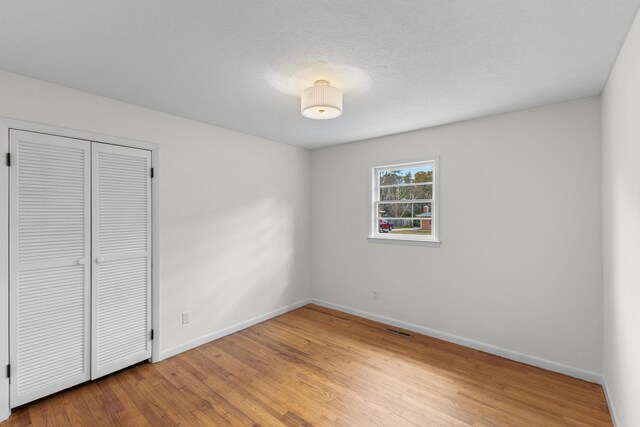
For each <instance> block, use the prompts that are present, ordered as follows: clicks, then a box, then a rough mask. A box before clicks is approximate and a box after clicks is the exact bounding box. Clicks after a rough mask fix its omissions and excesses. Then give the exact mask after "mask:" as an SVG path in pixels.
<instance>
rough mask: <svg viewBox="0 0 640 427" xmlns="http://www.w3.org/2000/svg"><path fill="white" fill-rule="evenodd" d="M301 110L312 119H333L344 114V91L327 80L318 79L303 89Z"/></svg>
mask: <svg viewBox="0 0 640 427" xmlns="http://www.w3.org/2000/svg"><path fill="white" fill-rule="evenodd" d="M300 111H301V112H302V115H303V116H305V117H308V118H310V119H319V120H323V119H333V118H335V117H338V116H339V115H340V114H342V91H341V90H340V89H338V88H337V87H333V86H331V85H330V84H329V82H328V81H326V80H316V82H315V83H314V84H313V86H311V87H308V88H306V89H305V90H303V91H302V99H301V106H300Z"/></svg>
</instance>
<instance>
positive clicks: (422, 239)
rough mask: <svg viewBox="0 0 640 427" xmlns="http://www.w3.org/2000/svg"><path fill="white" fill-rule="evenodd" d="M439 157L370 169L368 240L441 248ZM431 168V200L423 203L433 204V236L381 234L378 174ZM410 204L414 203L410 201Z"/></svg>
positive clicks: (376, 166) (375, 166)
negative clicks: (379, 225)
mask: <svg viewBox="0 0 640 427" xmlns="http://www.w3.org/2000/svg"><path fill="white" fill-rule="evenodd" d="M439 163H440V162H439V159H438V157H437V156H431V157H428V158H425V159H422V160H419V161H410V162H397V163H391V164H389V163H386V164H381V165H374V166H372V167H371V169H370V171H369V172H370V173H369V176H370V187H369V188H370V191H371V196H370V203H369V235H368V237H367V238H368V240H369V241H371V242H377V243H397V244H408V245H421V246H431V247H438V246H440V243H441V242H440V191H439V183H440V165H439ZM426 166H431V167H432V168H433V174H432V176H433V181H432V185H433V187H432V190H433V194H432V197H431V199H424V201H423V202H425V201H426V202H431V235H430V236H417V235H411V234H392V233H380V231H379V228H378V215H377V213H378V204H379V203H380V182H379V179H378V173H379V172H381V171H385V170H398V169H406V168H421V167H426ZM408 202H409V203H411V202H413V201H408Z"/></svg>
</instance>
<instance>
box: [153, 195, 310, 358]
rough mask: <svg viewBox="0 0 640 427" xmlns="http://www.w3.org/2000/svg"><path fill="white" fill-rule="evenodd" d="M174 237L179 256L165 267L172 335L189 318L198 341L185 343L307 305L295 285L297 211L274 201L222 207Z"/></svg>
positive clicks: (167, 324)
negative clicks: (286, 307)
mask: <svg viewBox="0 0 640 427" xmlns="http://www.w3.org/2000/svg"><path fill="white" fill-rule="evenodd" d="M176 226H177V227H176ZM173 227H175V228H173ZM169 229H170V230H172V233H175V236H172V237H171V241H180V248H172V250H171V252H172V253H174V254H176V255H174V259H172V260H166V259H163V267H164V268H163V270H164V271H163V281H162V311H163V313H165V315H164V316H163V319H162V321H163V331H166V332H165V333H167V334H171V333H172V331H175V329H174V326H173V325H179V324H180V313H181V312H182V311H186V310H190V311H192V312H193V316H192V318H193V320H192V325H190V329H189V335H191V333H194V336H189V337H182V339H181V340H180V341H182V342H184V341H185V340H189V339H194V338H198V337H199V336H202V335H204V334H207V333H211V332H212V331H215V330H218V329H221V328H224V327H227V326H230V325H233V324H235V323H238V322H240V321H244V320H246V319H247V318H251V317H255V316H257V315H260V314H263V313H265V312H267V311H271V310H274V309H276V308H279V307H281V306H284V305H286V304H290V303H292V302H294V300H296V301H297V299H300V298H299V296H298V295H296V289H295V287H296V286H295V283H294V282H293V281H294V280H295V277H294V276H295V272H294V266H295V265H296V262H295V261H296V260H295V253H294V240H295V208H294V206H292V203H290V202H282V201H278V200H274V199H268V200H263V201H257V202H256V203H255V204H253V205H250V206H247V205H245V206H232V207H227V208H225V207H224V203H221V204H220V207H218V208H216V209H215V210H213V209H209V210H201V211H199V215H198V216H197V217H195V218H191V220H190V221H189V222H188V223H185V222H182V223H180V224H171V225H170V227H169ZM193 295H198V296H199V298H198V300H197V301H193V299H192V296H193ZM166 338H168V341H170V342H167V344H168V346H169V347H170V346H172V345H175V344H180V342H175V343H174V342H173V341H176V338H177V337H175V336H171V337H169V336H167V337H166ZM163 347H164V348H167V346H166V345H163Z"/></svg>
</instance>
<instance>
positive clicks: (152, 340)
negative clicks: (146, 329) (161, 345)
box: [151, 329, 153, 341]
mask: <svg viewBox="0 0 640 427" xmlns="http://www.w3.org/2000/svg"><path fill="white" fill-rule="evenodd" d="M151 341H153V329H152V330H151Z"/></svg>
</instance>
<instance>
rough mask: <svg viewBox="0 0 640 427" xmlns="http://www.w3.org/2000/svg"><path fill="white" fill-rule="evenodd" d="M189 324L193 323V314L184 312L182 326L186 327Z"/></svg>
mask: <svg viewBox="0 0 640 427" xmlns="http://www.w3.org/2000/svg"><path fill="white" fill-rule="evenodd" d="M189 322H191V312H190V311H183V312H182V324H183V325H186V324H187V323H189Z"/></svg>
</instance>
